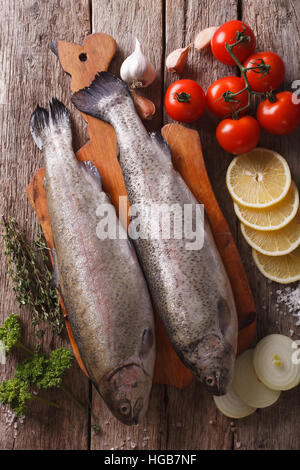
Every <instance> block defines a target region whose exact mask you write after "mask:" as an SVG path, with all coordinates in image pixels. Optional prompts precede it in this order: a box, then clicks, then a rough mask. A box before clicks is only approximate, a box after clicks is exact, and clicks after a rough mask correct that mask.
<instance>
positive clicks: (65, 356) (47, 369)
mask: <svg viewBox="0 0 300 470" xmlns="http://www.w3.org/2000/svg"><path fill="white" fill-rule="evenodd" d="M0 340H1V341H2V343H3V344H4V346H5V350H6V352H9V351H11V349H12V348H13V347H18V348H21V349H22V350H24V351H26V353H27V354H29V355H30V357H29V358H27V359H25V361H23V362H21V363H20V364H18V366H17V368H16V370H15V375H14V377H13V378H11V379H10V380H8V381H4V382H2V383H1V384H0V403H2V404H7V405H9V406H10V407H11V408H12V409H13V410H14V411H15V413H16V415H17V416H23V415H24V414H26V411H27V405H28V402H29V401H30V400H40V401H43V402H45V403H48V404H49V405H51V406H55V407H56V408H59V405H58V404H57V403H54V402H52V401H49V400H46V399H45V398H42V397H40V396H39V395H37V394H35V393H33V392H32V389H33V387H35V389H36V390H41V389H50V388H59V389H61V390H62V391H63V392H64V393H65V395H67V397H69V398H70V399H71V400H72V401H73V402H74V403H75V404H76V405H77V406H78V408H80V409H81V410H82V411H84V412H87V411H90V407H85V406H84V405H82V404H81V403H80V401H78V400H77V398H76V397H75V396H74V395H73V394H72V392H71V391H70V390H68V388H67V387H66V386H65V385H64V384H63V378H64V376H65V374H66V372H67V370H68V369H69V368H70V367H71V366H72V364H73V359H74V357H73V354H72V352H71V351H70V350H69V349H65V348H57V349H54V350H53V351H51V353H50V355H49V357H47V356H45V355H44V354H41V353H38V352H37V351H35V352H33V351H31V350H30V349H29V348H27V346H25V345H24V344H23V343H22V338H21V323H20V317H19V315H17V314H15V313H13V314H11V315H10V316H9V317H8V318H7V319H6V320H5V322H4V323H3V325H2V326H1V327H0ZM92 417H93V419H95V420H96V419H97V418H96V417H95V416H94V415H93V414H92ZM92 427H93V429H95V430H96V429H97V430H98V431H97V432H99V430H100V427H99V425H98V424H97V423H94V424H93V425H92Z"/></svg>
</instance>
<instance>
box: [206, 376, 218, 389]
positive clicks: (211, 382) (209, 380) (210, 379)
mask: <svg viewBox="0 0 300 470" xmlns="http://www.w3.org/2000/svg"><path fill="white" fill-rule="evenodd" d="M205 382H206V384H207V385H208V386H209V387H214V385H215V384H216V380H215V378H214V377H213V376H212V375H209V376H208V377H206V379H205Z"/></svg>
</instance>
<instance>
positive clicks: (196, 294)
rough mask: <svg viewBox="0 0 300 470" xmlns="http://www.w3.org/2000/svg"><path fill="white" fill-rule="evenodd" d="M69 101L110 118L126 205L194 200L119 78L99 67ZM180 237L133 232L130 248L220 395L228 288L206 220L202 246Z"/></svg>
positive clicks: (183, 347)
mask: <svg viewBox="0 0 300 470" xmlns="http://www.w3.org/2000/svg"><path fill="white" fill-rule="evenodd" d="M72 101H73V103H74V104H75V106H77V107H78V108H79V109H80V110H81V111H83V112H85V113H87V114H91V115H93V116H96V117H99V118H101V119H103V120H106V121H108V122H110V123H111V124H112V125H113V127H114V129H115V131H116V135H117V140H118V145H119V162H120V165H121V168H122V171H123V175H124V179H125V184H126V188H127V192H128V197H129V201H130V203H131V204H136V203H146V204H149V203H158V204H161V203H167V204H174V203H179V204H180V205H181V207H183V205H184V204H193V205H195V204H196V202H197V201H196V200H195V198H194V196H193V195H192V193H191V192H190V190H189V189H188V187H187V186H186V184H185V183H184V181H183V180H182V178H181V176H180V175H179V173H177V172H176V171H175V170H174V168H173V165H172V162H171V154H170V150H169V147H168V146H167V144H166V142H164V141H163V139H162V137H161V136H160V137H159V136H158V137H157V136H155V135H152V136H151V137H150V136H149V135H148V133H147V132H146V130H145V128H144V126H143V124H142V122H141V121H140V119H139V117H138V116H137V114H136V112H135V109H134V105H133V102H132V99H131V96H130V94H129V92H128V89H127V87H126V86H125V84H124V83H123V82H122V81H120V80H119V79H117V78H116V77H114V76H113V75H111V74H109V73H107V72H101V73H99V74H98V75H97V76H96V78H95V80H94V81H93V82H92V84H91V85H90V86H89V87H88V88H86V89H84V90H80V91H79V92H77V93H75V94H74V95H73V98H72ZM193 214H194V215H195V211H193ZM144 217H147V214H144ZM145 223H146V225H147V224H149V223H150V220H146V221H145ZM185 243H186V240H185V239H182V240H177V239H170V240H164V239H162V238H161V239H159V240H143V239H137V240H136V241H135V247H136V250H137V253H138V257H139V259H140V262H141V264H142V267H143V271H144V273H145V276H146V279H147V282H148V285H149V288H150V292H151V296H152V299H153V302H154V305H155V307H156V309H157V311H158V313H159V315H160V317H161V319H162V321H163V323H164V326H165V328H166V331H167V333H168V336H169V338H170V340H171V342H172V344H173V346H174V348H175V350H176V352H177V354H178V355H179V357H180V358H181V359H182V361H183V362H184V364H185V365H186V366H187V367H188V368H189V369H190V370H191V371H192V372H193V373H194V374H195V376H196V377H197V379H199V380H200V381H201V382H202V383H203V384H205V385H206V387H207V389H208V390H209V391H210V392H212V393H213V394H215V395H222V394H225V393H226V391H227V388H228V385H229V384H230V383H231V380H232V374H233V367H234V361H235V353H236V347H237V315H236V310H235V304H234V299H233V294H232V290H231V286H230V283H229V280H228V277H227V274H226V272H225V269H224V266H223V263H222V261H221V258H220V255H219V253H218V251H217V248H216V245H215V242H214V239H213V236H212V234H211V230H210V228H209V225H208V223H207V222H205V236H204V246H203V248H202V249H200V250H198V251H195V250H193V251H188V250H186V249H185Z"/></svg>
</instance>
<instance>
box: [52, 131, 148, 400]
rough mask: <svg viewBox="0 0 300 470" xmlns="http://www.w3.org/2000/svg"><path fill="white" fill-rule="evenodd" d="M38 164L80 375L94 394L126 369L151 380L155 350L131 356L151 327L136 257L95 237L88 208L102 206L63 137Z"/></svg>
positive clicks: (121, 243)
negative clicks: (135, 368)
mask: <svg viewBox="0 0 300 470" xmlns="http://www.w3.org/2000/svg"><path fill="white" fill-rule="evenodd" d="M45 160H46V193H47V202H48V208H49V215H50V220H51V227H52V232H53V238H54V243H55V248H56V254H57V260H58V271H59V282H60V289H61V292H62V295H63V299H64V302H65V306H66V309H67V312H68V319H69V321H70V324H71V327H72V331H73V334H74V337H75V340H76V343H77V344H78V346H79V349H80V352H81V355H82V358H83V360H84V363H85V365H86V367H87V370H88V372H89V374H90V375H91V377H92V378H93V380H94V382H95V383H96V385H97V386H98V388H99V389H100V392H101V391H102V390H101V380H102V378H103V377H104V376H105V375H107V374H108V373H110V372H112V371H113V370H115V369H117V368H119V367H121V366H123V365H124V364H127V363H131V362H134V363H140V364H141V365H142V366H143V368H144V369H145V371H146V372H147V374H149V376H152V373H153V366H154V357H155V352H154V351H153V353H151V354H150V356H149V357H148V358H147V360H145V361H144V363H143V361H141V360H140V358H139V349H140V346H141V341H142V334H143V332H144V331H145V330H147V329H151V330H152V331H154V325H153V312H152V306H151V301H150V297H149V293H148V289H147V286H146V284H145V281H144V278H143V275H142V272H141V270H140V267H139V265H138V262H137V259H136V255H135V253H134V251H133V249H132V247H131V246H130V245H129V242H128V240H119V239H117V240H109V239H107V240H99V238H98V237H97V236H96V226H97V223H98V222H99V218H98V217H97V216H96V209H97V207H98V205H99V204H100V203H106V204H110V202H109V200H108V198H107V197H106V195H105V193H103V191H102V189H101V187H100V186H99V184H97V182H95V180H94V179H93V178H92V177H91V176H90V175H89V174H88V173H87V172H86V170H84V169H83V168H82V167H81V166H80V165H79V164H78V162H77V161H76V159H75V156H74V154H73V150H72V149H71V147H70V145H68V144H67V143H66V142H65V139H64V138H63V137H61V136H59V135H55V136H52V137H51V141H49V142H48V145H47V146H46V148H45ZM153 350H155V346H154V345H153Z"/></svg>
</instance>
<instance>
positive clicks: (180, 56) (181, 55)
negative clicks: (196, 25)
mask: <svg viewBox="0 0 300 470" xmlns="http://www.w3.org/2000/svg"><path fill="white" fill-rule="evenodd" d="M189 50H190V46H187V47H183V48H181V49H176V50H175V51H173V52H171V53H170V54H169V55H168V57H167V60H166V66H167V69H168V71H169V72H177V73H181V72H182V71H183V69H184V66H185V64H186V62H187V58H188V54H189Z"/></svg>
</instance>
